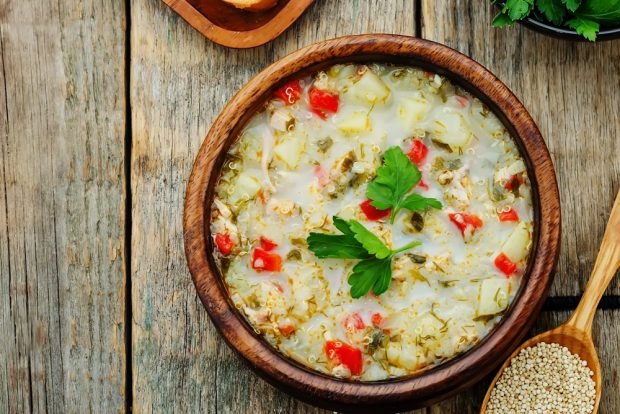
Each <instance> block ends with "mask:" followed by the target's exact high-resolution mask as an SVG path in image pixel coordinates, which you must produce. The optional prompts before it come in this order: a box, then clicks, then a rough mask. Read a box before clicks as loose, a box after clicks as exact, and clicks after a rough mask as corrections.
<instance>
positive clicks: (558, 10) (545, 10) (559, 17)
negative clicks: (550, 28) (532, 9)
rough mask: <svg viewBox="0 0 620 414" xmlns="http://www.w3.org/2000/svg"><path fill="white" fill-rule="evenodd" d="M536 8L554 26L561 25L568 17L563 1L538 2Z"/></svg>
mask: <svg viewBox="0 0 620 414" xmlns="http://www.w3.org/2000/svg"><path fill="white" fill-rule="evenodd" d="M536 7H538V10H540V11H541V12H542V14H544V15H545V17H546V18H547V20H549V21H550V22H551V23H553V24H557V25H561V24H562V22H563V21H564V16H565V15H566V9H565V8H564V7H563V5H562V0H536Z"/></svg>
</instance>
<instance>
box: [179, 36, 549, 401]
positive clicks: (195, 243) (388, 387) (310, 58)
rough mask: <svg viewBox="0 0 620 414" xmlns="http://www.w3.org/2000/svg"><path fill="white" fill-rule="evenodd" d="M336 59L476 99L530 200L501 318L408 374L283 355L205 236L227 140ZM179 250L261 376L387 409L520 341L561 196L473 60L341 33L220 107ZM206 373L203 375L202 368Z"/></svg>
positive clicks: (512, 105) (192, 182)
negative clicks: (350, 369) (499, 127)
mask: <svg viewBox="0 0 620 414" xmlns="http://www.w3.org/2000/svg"><path fill="white" fill-rule="evenodd" d="M342 62H391V63H397V64H406V65H412V66H417V67H420V68H423V69H425V70H429V71H433V72H435V73H438V74H440V75H443V76H445V77H447V78H448V79H450V80H451V81H452V82H454V83H455V84H457V85H459V86H461V87H463V88H464V89H466V90H467V91H469V92H470V93H472V94H473V95H474V96H476V97H477V98H479V99H480V100H481V101H482V102H483V103H485V104H486V105H487V106H488V107H489V108H490V110H492V111H493V112H494V113H495V114H496V115H497V116H498V117H499V119H500V120H501V121H502V123H503V124H504V126H505V127H506V128H507V130H508V131H509V132H510V134H511V135H512V136H513V137H514V139H515V142H516V144H517V145H518V147H519V150H520V152H521V155H522V156H523V158H524V160H525V161H526V164H527V167H528V175H529V177H530V181H531V183H532V196H533V201H534V217H535V228H534V239H533V240H534V242H533V248H532V253H531V254H530V259H529V263H528V268H527V271H526V273H525V276H524V278H523V282H522V284H521V287H520V289H519V292H518V293H517V296H516V298H515V300H514V301H513V303H512V305H511V307H510V308H509V309H508V311H507V312H506V315H505V316H504V318H503V319H502V321H501V322H500V323H499V324H498V325H497V326H496V327H495V329H494V330H493V331H492V332H491V333H490V334H489V335H487V336H486V337H485V338H484V339H483V340H482V341H481V342H480V343H479V344H477V345H476V346H475V347H474V348H472V349H471V350H469V351H468V352H466V353H464V354H462V355H460V356H458V357H455V358H453V359H452V360H451V361H449V362H447V363H444V364H442V365H439V366H437V367H434V368H432V369H429V370H427V371H423V372H420V373H417V374H414V375H412V376H407V377H403V378H395V379H390V380H384V381H378V382H360V381H351V380H343V379H338V378H334V377H331V376H327V375H324V374H320V373H318V372H316V371H312V370H310V369H308V368H305V367H303V366H302V365H300V364H298V363H295V362H294V361H292V360H291V359H288V358H286V357H284V356H283V355H282V354H280V353H279V352H278V351H277V350H276V349H275V348H273V347H272V346H271V345H269V344H268V343H267V341H265V340H264V339H263V338H262V337H261V336H259V335H257V333H256V332H255V331H254V330H253V329H252V327H251V326H250V325H249V324H248V323H247V322H246V320H245V318H244V317H243V316H242V315H241V314H240V312H239V311H238V310H237V309H236V308H235V306H234V305H233V303H232V301H231V300H230V297H229V295H228V291H227V289H226V286H225V284H224V281H223V279H222V277H221V275H220V272H219V270H218V268H217V266H216V265H215V262H214V259H213V256H212V252H213V243H212V237H211V233H210V223H209V220H210V206H211V203H212V201H213V197H214V187H215V184H216V182H217V179H218V177H219V174H220V169H221V166H222V164H223V160H224V157H225V155H226V152H227V151H228V148H229V147H230V145H231V144H232V143H233V142H234V141H235V140H236V138H237V136H238V134H239V133H240V131H241V130H242V129H243V127H244V126H245V124H246V123H247V122H248V120H249V119H250V117H251V116H252V115H253V114H254V113H255V112H256V111H257V110H259V109H260V108H261V107H262V105H263V104H264V102H265V101H266V100H267V99H269V97H271V96H272V94H273V91H274V90H275V89H276V88H277V87H279V86H281V85H282V84H283V83H284V82H286V81H287V79H289V78H291V77H297V76H300V75H303V74H308V73H312V72H315V71H317V70H321V69H323V68H326V67H329V66H331V65H333V64H335V63H342ZM183 227H184V238H185V254H186V256H187V261H188V265H189V269H190V272H191V274H192V278H193V281H194V284H195V286H196V290H197V291H198V296H199V297H200V299H201V301H202V303H203V305H204V306H205V308H206V310H207V312H208V313H209V316H210V318H211V320H212V321H213V323H214V325H215V327H216V328H217V329H218V331H219V332H220V334H221V335H222V337H223V338H224V339H225V340H226V341H227V342H228V344H229V345H230V346H231V347H232V348H233V349H234V350H235V351H237V352H238V353H239V354H240V355H241V356H242V357H243V358H244V359H245V360H246V361H247V362H248V364H249V365H250V367H251V368H252V369H253V370H255V371H256V372H257V373H258V374H259V375H260V376H262V377H263V378H265V379H266V380H267V381H268V382H270V383H271V384H273V385H274V386H276V387H278V388H279V389H281V390H283V391H286V392H288V393H290V394H292V395H293V396H295V397H297V398H299V399H301V400H304V401H306V402H309V403H311V404H315V405H320V406H322V407H327V408H331V409H337V410H348V411H352V410H355V412H356V413H360V412H373V413H377V412H382V413H386V412H391V411H395V410H403V409H409V408H417V407H421V406H425V405H429V404H432V403H434V402H436V401H439V400H441V399H444V398H447V397H449V396H451V395H453V394H455V393H457V392H459V391H461V390H463V389H464V388H466V387H469V386H471V385H473V384H474V383H476V382H478V381H480V380H481V379H483V378H484V377H485V376H486V375H488V374H489V373H491V371H493V370H494V369H495V368H496V367H497V366H499V365H500V364H501V363H502V362H503V361H504V360H505V359H506V358H507V357H508V356H509V355H510V353H511V352H512V350H514V348H515V347H516V346H517V345H518V344H519V343H520V341H521V340H522V339H523V337H524V336H525V335H526V333H527V332H528V331H529V329H530V328H531V327H532V324H533V323H534V321H535V320H536V318H537V316H538V313H539V312H540V309H541V307H542V305H543V302H544V301H545V298H546V296H547V292H548V289H549V286H550V285H551V281H552V280H553V270H554V267H555V264H556V262H557V259H558V254H559V241H560V199H559V194H558V188H557V181H556V177H555V171H554V169H553V164H552V161H551V157H550V155H549V151H548V150H547V147H546V145H545V142H544V140H543V138H542V136H541V134H540V132H539V130H538V128H537V127H536V124H535V123H534V121H533V119H532V117H531V116H530V115H529V114H528V112H527V110H526V109H525V108H524V107H523V105H522V104H521V103H520V102H519V100H518V99H517V98H516V97H515V96H514V95H513V94H512V92H510V90H508V88H507V87H506V86H505V85H504V84H503V83H502V82H501V81H500V80H499V79H497V78H496V77H495V76H494V75H493V74H492V73H491V72H489V71H488V70H487V69H485V68H484V67H483V66H482V65H480V64H478V63H476V62H474V61H473V60H471V59H470V58H468V57H467V56H465V55H463V54H461V53H459V52H457V51H455V50H453V49H450V48H448V47H446V46H443V45H440V44H438V43H434V42H431V41H428V40H423V39H417V38H413V37H407V36H397V35H386V34H373V35H361V36H347V37H342V38H339V39H333V40H328V41H325V42H321V43H317V44H314V45H311V46H308V47H305V48H303V49H301V50H298V51H296V52H293V53H292V54H290V55H288V56H286V57H284V58H282V59H280V60H279V61H277V62H276V63H274V64H272V65H271V66H269V67H268V68H266V69H265V70H263V71H262V72H261V73H259V74H258V75H257V76H256V77H255V78H254V79H252V80H251V81H250V82H248V83H247V84H246V85H245V86H244V87H243V88H242V89H241V90H240V91H239V92H238V93H237V95H235V96H234V97H233V98H232V99H231V100H230V102H229V103H228V105H226V107H225V108H224V109H223V110H222V112H221V114H220V116H219V117H218V118H217V119H216V120H215V122H214V124H213V126H212V127H211V130H210V131H209V133H208V134H207V136H206V138H205V140H204V142H203V144H202V146H201V148H200V150H199V152H198V155H197V157H196V161H195V162H194V167H193V169H192V174H191V177H190V179H189V182H188V184H187V190H186V194H185V210H184V216H183ZM205 375H208V374H206V373H205Z"/></svg>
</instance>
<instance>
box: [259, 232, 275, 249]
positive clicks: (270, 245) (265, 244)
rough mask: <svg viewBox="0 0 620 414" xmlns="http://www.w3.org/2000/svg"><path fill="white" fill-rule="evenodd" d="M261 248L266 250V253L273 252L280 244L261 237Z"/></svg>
mask: <svg viewBox="0 0 620 414" xmlns="http://www.w3.org/2000/svg"><path fill="white" fill-rule="evenodd" d="M260 247H261V248H262V249H263V250H265V251H268V252H270V251H272V250H273V249H275V248H276V247H278V244H277V243H276V242H274V241H272V240H269V239H268V238H267V237H265V236H260Z"/></svg>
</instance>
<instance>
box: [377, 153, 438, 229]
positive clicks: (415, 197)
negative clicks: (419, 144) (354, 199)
mask: <svg viewBox="0 0 620 414" xmlns="http://www.w3.org/2000/svg"><path fill="white" fill-rule="evenodd" d="M421 179H422V174H421V173H420V170H418V167H416V165H415V164H413V163H412V162H411V160H409V158H408V157H407V155H405V153H404V152H403V150H402V149H401V148H400V147H391V148H389V149H388V150H387V151H385V153H384V154H383V165H382V166H381V167H379V168H378V169H377V177H376V178H375V179H374V180H373V181H372V182H371V183H370V184H368V187H367V188H366V197H368V198H369V199H370V200H371V204H372V206H373V207H375V208H378V209H379V210H387V209H392V212H391V214H390V223H394V219H395V218H396V214H398V212H399V211H400V209H402V208H405V209H407V210H411V211H414V212H416V211H417V212H422V211H426V210H428V209H430V208H436V209H440V208H442V205H441V202H439V200H437V199H435V198H427V197H424V196H422V195H420V194H418V193H411V194H409V192H410V191H411V189H412V188H413V187H414V186H415V185H416V184H418V183H419V182H420V180H421Z"/></svg>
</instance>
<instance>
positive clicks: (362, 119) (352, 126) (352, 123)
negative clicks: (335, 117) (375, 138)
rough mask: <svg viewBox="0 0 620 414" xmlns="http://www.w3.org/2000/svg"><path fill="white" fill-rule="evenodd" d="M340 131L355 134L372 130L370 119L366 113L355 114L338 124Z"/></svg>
mask: <svg viewBox="0 0 620 414" xmlns="http://www.w3.org/2000/svg"><path fill="white" fill-rule="evenodd" d="M338 129H340V130H341V131H342V132H343V133H345V134H355V133H359V132H363V131H367V130H369V129H370V119H369V118H368V114H367V113H364V112H353V113H352V114H351V115H349V116H347V117H346V118H344V119H343V120H342V121H340V122H338Z"/></svg>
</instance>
